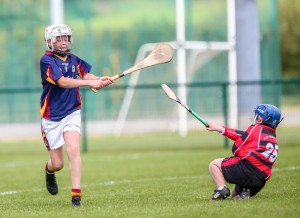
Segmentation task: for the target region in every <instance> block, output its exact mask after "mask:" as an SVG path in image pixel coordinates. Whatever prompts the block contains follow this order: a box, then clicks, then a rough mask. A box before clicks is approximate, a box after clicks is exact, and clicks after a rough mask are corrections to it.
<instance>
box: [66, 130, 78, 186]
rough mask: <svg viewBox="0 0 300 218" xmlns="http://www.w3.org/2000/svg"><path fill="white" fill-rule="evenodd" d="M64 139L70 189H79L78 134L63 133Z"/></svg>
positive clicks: (73, 132) (74, 132) (72, 132)
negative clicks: (68, 166) (70, 182)
mask: <svg viewBox="0 0 300 218" xmlns="http://www.w3.org/2000/svg"><path fill="white" fill-rule="evenodd" d="M64 139H65V142H66V147H67V154H68V158H69V165H70V169H69V170H70V176H71V181H72V189H80V180H81V169H82V165H81V158H80V147H79V142H80V133H78V132H76V131H69V132H65V133H64Z"/></svg>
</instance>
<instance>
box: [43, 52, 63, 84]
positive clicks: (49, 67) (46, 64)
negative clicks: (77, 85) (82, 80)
mask: <svg viewBox="0 0 300 218" xmlns="http://www.w3.org/2000/svg"><path fill="white" fill-rule="evenodd" d="M40 67H41V77H42V83H44V82H50V83H52V84H54V85H57V84H56V81H57V80H58V79H59V78H61V77H62V76H63V74H62V72H61V70H60V69H59V67H58V66H57V64H55V63H54V60H53V59H51V57H48V56H44V57H43V58H42V59H41V61H40Z"/></svg>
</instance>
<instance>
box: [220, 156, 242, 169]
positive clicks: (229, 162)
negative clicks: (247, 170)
mask: <svg viewBox="0 0 300 218" xmlns="http://www.w3.org/2000/svg"><path fill="white" fill-rule="evenodd" d="M240 161H241V158H239V157H227V158H224V160H223V161H222V164H221V165H222V167H227V166H231V165H233V164H236V163H238V162H240Z"/></svg>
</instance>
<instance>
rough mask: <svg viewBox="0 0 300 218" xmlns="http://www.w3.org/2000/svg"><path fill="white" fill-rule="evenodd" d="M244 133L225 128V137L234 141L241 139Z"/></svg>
mask: <svg viewBox="0 0 300 218" xmlns="http://www.w3.org/2000/svg"><path fill="white" fill-rule="evenodd" d="M243 133H244V131H241V130H236V129H231V128H227V127H225V132H224V134H223V135H224V136H226V137H227V138H230V139H232V140H233V141H236V140H237V139H238V138H239V137H241V135H242V134H243Z"/></svg>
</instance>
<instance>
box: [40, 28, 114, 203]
mask: <svg viewBox="0 0 300 218" xmlns="http://www.w3.org/2000/svg"><path fill="white" fill-rule="evenodd" d="M45 41H46V47H47V50H46V53H45V55H44V56H43V57H42V58H41V60H40V68H41V81H42V85H43V92H42V95H41V100H40V106H41V108H40V115H41V131H42V137H43V140H44V143H45V146H46V148H47V150H48V151H49V155H50V159H49V160H48V161H47V163H46V167H45V168H46V187H47V190H48V192H49V193H50V194H51V195H56V194H57V193H58V186H57V183H56V177H55V172H56V171H59V170H61V169H62V168H63V167H64V151H63V145H64V144H65V145H66V152H67V155H68V159H69V172H70V177H71V183H72V191H71V196H72V201H71V202H72V205H73V206H75V207H81V206H82V204H81V189H80V180H81V168H82V165H81V158H80V147H79V143H80V127H81V114H80V109H81V96H80V92H79V87H82V86H87V87H90V88H93V89H96V90H98V89H101V88H103V87H104V86H107V85H109V84H111V83H113V80H112V79H110V77H106V76H105V77H100V78H99V77H96V76H95V75H93V74H91V73H89V72H90V70H91V66H90V65H89V64H88V63H87V62H85V61H84V60H82V59H80V58H79V57H77V56H76V55H74V54H72V53H70V50H71V48H72V42H73V36H72V31H71V28H70V27H69V26H67V25H64V24H62V25H51V26H48V27H47V28H46V29H45ZM78 76H79V77H80V78H81V80H78V79H77V78H78Z"/></svg>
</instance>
